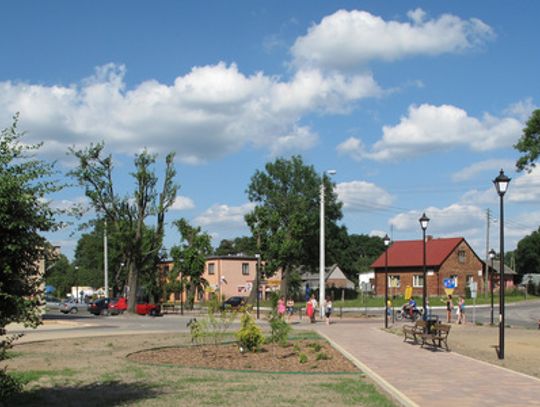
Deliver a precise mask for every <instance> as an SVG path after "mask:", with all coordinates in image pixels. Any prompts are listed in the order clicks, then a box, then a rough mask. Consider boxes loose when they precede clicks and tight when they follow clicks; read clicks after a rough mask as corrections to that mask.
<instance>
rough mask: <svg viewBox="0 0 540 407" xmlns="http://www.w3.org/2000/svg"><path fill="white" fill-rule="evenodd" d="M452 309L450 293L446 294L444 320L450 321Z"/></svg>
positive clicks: (452, 302) (452, 303)
mask: <svg viewBox="0 0 540 407" xmlns="http://www.w3.org/2000/svg"><path fill="white" fill-rule="evenodd" d="M453 309H454V301H453V300H452V295H451V294H448V297H446V322H447V323H449V324H450V323H452V310H453Z"/></svg>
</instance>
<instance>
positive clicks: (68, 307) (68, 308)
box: [60, 299, 86, 314]
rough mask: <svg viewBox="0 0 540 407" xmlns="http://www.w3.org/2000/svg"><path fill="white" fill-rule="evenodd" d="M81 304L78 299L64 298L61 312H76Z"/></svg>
mask: <svg viewBox="0 0 540 407" xmlns="http://www.w3.org/2000/svg"><path fill="white" fill-rule="evenodd" d="M80 306H81V304H80V303H79V302H78V301H77V300H73V299H70V300H64V301H63V302H62V303H61V304H60V312H63V313H64V314H76V313H77V312H79V307H80ZM85 306H86V304H85Z"/></svg>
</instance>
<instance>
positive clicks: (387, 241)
mask: <svg viewBox="0 0 540 407" xmlns="http://www.w3.org/2000/svg"><path fill="white" fill-rule="evenodd" d="M383 242H384V246H385V249H384V327H385V328H388V246H389V245H390V238H389V237H388V235H385V236H384V238H383Z"/></svg>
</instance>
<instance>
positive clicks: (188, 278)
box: [171, 219, 212, 309]
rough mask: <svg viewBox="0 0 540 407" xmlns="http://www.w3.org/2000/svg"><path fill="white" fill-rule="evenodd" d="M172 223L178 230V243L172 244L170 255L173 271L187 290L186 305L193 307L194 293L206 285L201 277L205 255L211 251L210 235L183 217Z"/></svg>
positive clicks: (202, 289)
mask: <svg viewBox="0 0 540 407" xmlns="http://www.w3.org/2000/svg"><path fill="white" fill-rule="evenodd" d="M174 225H175V226H176V227H177V228H178V231H179V232H180V237H181V238H180V244H179V245H176V246H173V248H172V249H171V257H172V259H173V262H174V267H173V272H174V273H175V275H176V276H179V277H177V278H180V279H181V282H184V284H185V287H186V290H187V307H188V308H190V309H193V304H194V301H195V294H196V293H197V292H199V293H201V292H203V291H204V289H205V288H206V286H207V285H208V283H207V281H206V280H205V279H204V278H203V276H202V275H203V273H204V264H205V261H206V257H207V256H209V255H210V254H211V253H212V245H211V243H210V242H211V238H210V235H209V234H208V233H206V232H202V231H201V228H200V227H193V226H191V225H190V224H189V223H188V222H187V221H186V220H185V219H178V220H177V221H175V222H174Z"/></svg>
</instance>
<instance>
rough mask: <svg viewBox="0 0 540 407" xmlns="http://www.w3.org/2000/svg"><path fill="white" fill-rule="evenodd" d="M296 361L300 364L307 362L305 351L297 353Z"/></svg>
mask: <svg viewBox="0 0 540 407" xmlns="http://www.w3.org/2000/svg"><path fill="white" fill-rule="evenodd" d="M298 361H299V362H300V363H302V364H304V363H307V362H308V357H307V355H306V354H305V353H300V354H299V355H298Z"/></svg>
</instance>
